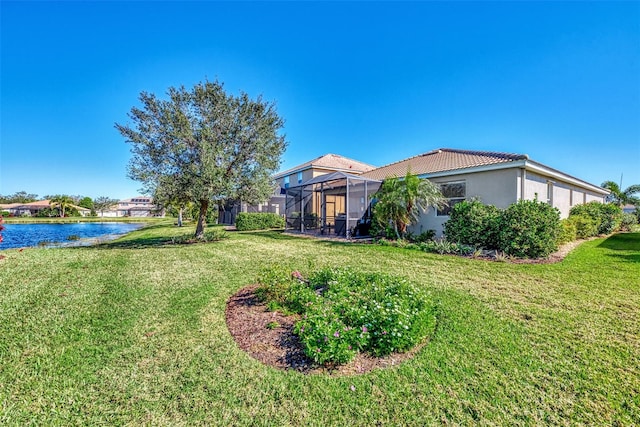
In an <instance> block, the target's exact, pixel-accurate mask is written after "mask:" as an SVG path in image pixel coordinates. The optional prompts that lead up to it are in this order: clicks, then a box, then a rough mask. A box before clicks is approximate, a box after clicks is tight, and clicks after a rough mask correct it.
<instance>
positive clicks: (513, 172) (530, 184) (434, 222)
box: [409, 168, 604, 237]
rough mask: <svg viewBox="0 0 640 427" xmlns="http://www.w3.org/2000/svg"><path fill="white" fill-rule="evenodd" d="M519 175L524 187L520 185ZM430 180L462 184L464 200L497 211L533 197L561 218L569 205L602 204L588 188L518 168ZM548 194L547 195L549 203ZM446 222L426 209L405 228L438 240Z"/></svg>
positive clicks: (566, 214)
mask: <svg viewBox="0 0 640 427" xmlns="http://www.w3.org/2000/svg"><path fill="white" fill-rule="evenodd" d="M523 172H524V173H523ZM523 176H524V185H522V178H523ZM431 181H433V182H435V183H444V182H456V181H464V182H465V183H466V199H467V200H469V199H472V198H477V199H479V200H480V201H481V202H482V203H485V204H489V205H494V206H496V207H498V208H500V209H505V208H507V207H508V206H509V205H511V204H513V203H515V202H517V201H518V200H520V199H525V200H534V199H535V198H537V199H538V200H540V201H543V202H550V203H551V204H552V206H554V207H556V208H558V210H559V211H560V217H561V218H566V217H567V216H569V211H570V210H571V207H572V206H575V205H578V204H582V203H588V202H591V201H598V202H603V201H604V198H603V196H602V195H599V194H597V193H595V192H593V191H590V190H588V189H585V188H582V187H579V186H577V185H574V184H570V183H568V182H564V181H561V180H558V179H557V178H555V179H553V178H549V177H545V176H543V175H541V174H537V173H533V172H530V171H523V170H522V169H519V168H510V169H501V170H494V171H486V172H476V173H472V174H461V175H451V176H448V177H439V178H432V179H431ZM549 184H551V190H552V191H551V194H549V193H548V190H549ZM548 195H551V199H550V200H549V199H548V197H547V196H548ZM448 219H449V217H448V216H437V215H436V211H435V209H429V210H428V211H427V212H426V213H423V214H422V215H421V216H420V220H419V222H418V223H417V224H416V225H414V226H412V227H410V228H409V231H411V232H412V233H415V234H419V233H421V232H423V231H426V230H436V236H437V237H441V236H442V234H443V231H444V223H445V222H447V220H448Z"/></svg>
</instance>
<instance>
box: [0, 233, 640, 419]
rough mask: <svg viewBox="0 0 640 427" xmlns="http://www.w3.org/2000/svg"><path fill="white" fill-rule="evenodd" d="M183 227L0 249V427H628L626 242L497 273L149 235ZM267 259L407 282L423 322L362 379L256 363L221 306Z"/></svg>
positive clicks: (276, 243) (347, 252)
mask: <svg viewBox="0 0 640 427" xmlns="http://www.w3.org/2000/svg"><path fill="white" fill-rule="evenodd" d="M189 231H192V230H184V229H182V230H181V229H177V228H174V227H171V226H170V225H166V224H165V225H162V224H159V225H154V226H150V227H148V228H145V229H142V230H140V231H137V232H134V233H132V234H130V235H128V236H126V237H124V238H122V239H120V240H118V241H115V242H112V243H109V244H105V245H102V246H100V247H93V248H67V249H28V250H24V251H23V252H18V251H15V250H9V251H3V254H4V255H5V256H6V258H5V259H4V260H1V261H0V424H2V425H29V424H31V425H69V424H87V425H89V424H90V425H114V424H115V425H126V424H136V425H137V424H150V425H171V426H176V425H198V424H208V425H318V426H325V425H399V424H402V425H429V424H431V425H440V424H448V423H452V424H476V423H480V424H500V425H537V424H556V425H574V424H607V425H610V424H619V425H632V424H640V398H639V396H640V367H639V363H638V360H640V338H639V331H640V320H639V317H638V313H639V312H640V280H639V277H640V234H620V235H616V236H612V237H609V238H607V239H599V240H593V241H589V242H587V243H584V244H583V245H581V246H580V247H579V248H577V249H576V250H575V251H574V252H572V253H571V254H570V255H569V256H568V257H567V258H566V259H565V260H564V261H563V262H562V263H559V264H553V265H513V264H506V263H495V262H485V261H477V260H470V259H462V258H456V257H450V256H438V255H432V254H424V253H419V252H417V251H410V250H404V249H398V248H391V247H378V246H373V245H357V244H353V245H351V244H343V243H337V242H323V241H315V240H310V239H300V238H294V237H288V236H284V235H282V234H279V233H277V232H258V233H246V234H243V233H232V234H231V238H230V239H228V240H224V241H222V242H217V243H212V244H197V245H163V242H166V241H167V240H168V239H169V238H170V236H172V235H177V234H181V233H185V232H189ZM275 262H277V263H284V264H286V265H289V266H291V268H292V269H294V268H295V269H300V270H306V269H308V268H310V266H325V265H330V266H341V265H349V266H353V267H355V268H358V269H363V270H369V271H383V272H389V273H396V274H401V275H404V276H407V277H409V278H411V279H412V280H415V281H416V282H418V283H420V284H422V286H425V287H429V288H431V289H432V290H433V292H434V294H435V295H436V296H437V301H438V307H439V324H438V328H437V331H436V333H435V335H434V337H433V339H432V341H431V342H430V343H429V344H428V345H427V346H426V347H425V348H424V349H423V350H422V351H420V352H419V353H418V354H417V356H416V357H415V358H414V359H412V360H410V361H408V362H405V363H403V364H402V365H400V366H397V367H395V368H392V369H386V370H376V371H373V372H371V373H369V374H366V375H362V376H354V377H330V376H321V375H316V376H304V375H301V374H298V373H295V372H282V371H278V370H275V369H272V368H269V367H267V366H264V365H262V364H261V363H259V362H257V361H256V360H254V359H252V358H251V357H249V356H247V355H246V354H245V353H244V352H242V351H241V350H239V349H238V347H237V346H236V345H235V343H234V341H233V339H232V338H231V336H230V335H229V333H228V331H227V329H226V325H225V318H224V309H225V303H226V301H227V299H228V298H229V296H230V295H232V294H233V293H235V292H236V291H237V290H238V289H239V288H241V287H243V286H245V285H247V284H250V283H252V282H254V281H255V278H256V276H257V274H258V272H259V271H260V270H261V269H262V268H263V267H264V266H266V265H269V264H271V263H275ZM352 386H353V387H355V390H352Z"/></svg>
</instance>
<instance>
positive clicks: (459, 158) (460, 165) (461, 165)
mask: <svg viewBox="0 0 640 427" xmlns="http://www.w3.org/2000/svg"><path fill="white" fill-rule="evenodd" d="M528 158H529V157H528V156H527V155H526V154H510V153H496V152H492V151H470V150H456V149H451V148H440V149H437V150H433V151H429V152H428V153H424V154H419V155H417V156H414V157H409V158H408V159H404V160H401V161H399V162H395V163H391V164H388V165H386V166H381V167H379V168H377V169H374V170H372V171H369V172H365V173H364V174H363V175H362V176H364V177H367V178H372V179H385V178H387V177H390V176H396V177H402V176H404V175H406V174H407V172H408V171H410V172H411V173H412V174H415V175H422V174H429V173H436V172H444V171H451V170H457V169H466V168H472V167H477V166H486V165H493V164H498V163H508V162H513V161H517V160H526V159H528Z"/></svg>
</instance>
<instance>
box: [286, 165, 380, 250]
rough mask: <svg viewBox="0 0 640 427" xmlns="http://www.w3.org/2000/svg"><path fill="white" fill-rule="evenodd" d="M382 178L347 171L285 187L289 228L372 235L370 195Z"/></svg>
mask: <svg viewBox="0 0 640 427" xmlns="http://www.w3.org/2000/svg"><path fill="white" fill-rule="evenodd" d="M380 184H381V181H376V180H372V179H367V178H363V177H360V176H358V175H351V174H348V173H344V172H333V173H329V174H325V175H320V176H317V177H315V178H311V179H310V180H308V181H306V182H303V183H302V184H300V185H297V186H295V187H290V188H287V189H285V196H286V209H285V215H286V220H287V230H289V231H296V232H300V233H307V234H317V235H327V236H342V237H346V238H357V237H364V236H368V235H369V229H370V227H371V195H373V194H374V193H376V192H377V191H378V189H379V188H380Z"/></svg>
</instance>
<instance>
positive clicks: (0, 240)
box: [0, 215, 4, 243]
mask: <svg viewBox="0 0 640 427" xmlns="http://www.w3.org/2000/svg"><path fill="white" fill-rule="evenodd" d="M3 222H4V219H2V216H1V215H0V232H1V231H2V230H4V227H3V226H2V223H3ZM0 243H2V233H0Z"/></svg>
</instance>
